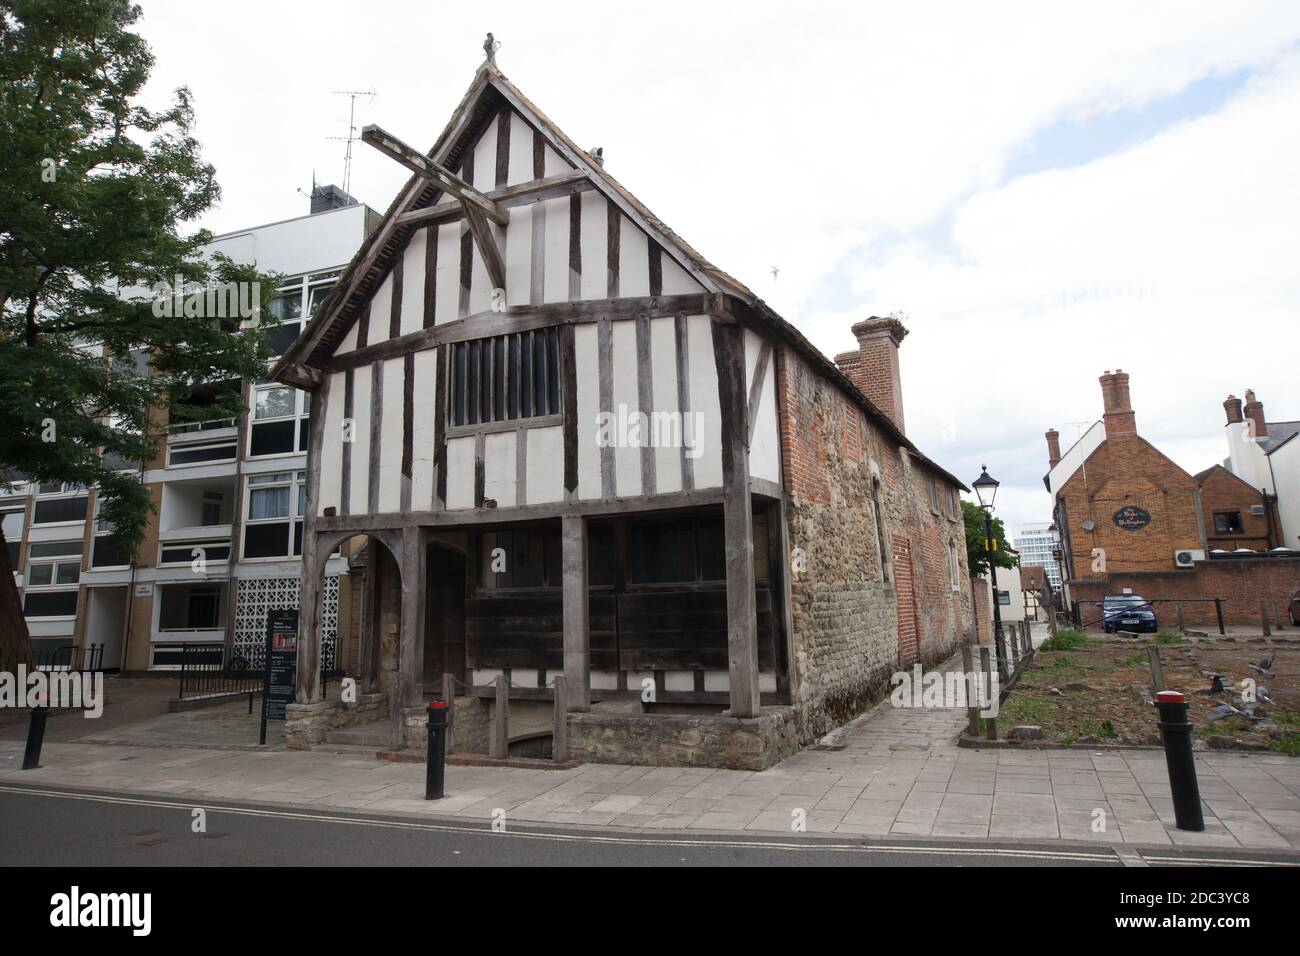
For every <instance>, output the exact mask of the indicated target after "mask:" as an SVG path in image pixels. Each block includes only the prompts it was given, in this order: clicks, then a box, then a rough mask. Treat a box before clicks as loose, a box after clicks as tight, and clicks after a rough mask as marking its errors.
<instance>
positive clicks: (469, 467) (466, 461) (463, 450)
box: [447, 436, 474, 509]
mask: <svg viewBox="0 0 1300 956" xmlns="http://www.w3.org/2000/svg"><path fill="white" fill-rule="evenodd" d="M473 507H474V439H473V437H472V436H471V437H465V438H449V439H447V508H448V509H454V508H473Z"/></svg>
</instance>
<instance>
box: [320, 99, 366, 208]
mask: <svg viewBox="0 0 1300 956" xmlns="http://www.w3.org/2000/svg"><path fill="white" fill-rule="evenodd" d="M334 92H335V93H336V94H337V95H339V96H346V97H348V99H349V101H350V102H349V105H348V135H347V136H326V137H325V138H326V139H332V140H334V141H335V142H343V143H347V144H348V145H347V149H345V150H344V151H343V191H344V192H345V193H347V194H348V195H349V196H350V195H352V144H353V143H355V142H356V140H357V126H356V118H357V97H358V96H368V97H370V99H371V100H374V98H375V97H376V96H378V95H379V94H378V93H377V92H376V91H375V90H373V89H369V90H335V91H334ZM313 191H315V185H314V184H313Z"/></svg>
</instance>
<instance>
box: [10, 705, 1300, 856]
mask: <svg viewBox="0 0 1300 956" xmlns="http://www.w3.org/2000/svg"><path fill="white" fill-rule="evenodd" d="M174 716H183V715H174ZM964 722H965V711H964V710H961V709H942V708H928V709H907V708H893V707H891V706H890V705H889V704H888V702H887V701H886V702H884V703H882V704H881V705H879V706H877V707H876V708H874V709H873V710H872V711H870V712H869V713H867V714H865V715H863V716H862V717H859V718H858V719H857V720H855V721H853V722H852V723H850V724H848V725H846V726H845V727H843V728H841V729H840V730H838V731H836V732H835V733H834V734H832V735H830V736H829V737H827V738H825V739H824V741H823V742H822V744H821V745H820V746H819V747H814V748H811V749H809V750H805V751H803V752H802V753H799V754H797V755H795V756H793V757H790V758H789V759H787V760H784V761H782V762H781V763H780V764H778V765H776V766H774V767H772V768H770V769H768V770H765V771H761V772H748V771H737V770H715V769H710V768H698V767H697V768H688V767H635V766H622V765H614V764H584V765H581V766H578V767H576V768H572V769H567V770H550V769H534V768H518V767H514V768H506V767H472V766H448V767H447V776H446V791H447V796H446V797H445V798H444V799H442V800H439V801H425V800H424V799H422V797H423V793H424V774H425V768H424V766H423V765H422V764H409V763H395V762H389V761H381V760H376V759H374V758H373V757H368V756H365V755H360V754H353V753H344V754H339V753H326V752H321V751H313V752H297V751H274V750H268V751H258V750H252V751H249V750H230V749H215V748H214V747H211V746H202V747H200V746H186V745H185V744H184V743H183V742H181V743H179V744H173V745H172V746H167V747H159V746H150V745H144V744H143V743H142V742H141V743H137V742H135V741H134V740H130V739H123V738H122V733H121V730H120V729H119V730H118V731H117V732H116V735H117V739H116V741H115V743H114V745H113V746H105V742H102V741H101V742H94V740H93V736H92V737H88V738H82V739H81V740H78V741H75V742H67V743H62V742H53V743H50V742H47V744H46V746H45V750H44V754H43V758H42V766H41V767H40V768H38V769H35V770H29V771H22V770H20V769H19V767H20V765H21V760H22V745H21V742H19V741H15V740H0V785H5V784H7V785H18V786H22V787H36V788H42V787H46V788H74V789H85V790H97V791H106V792H116V793H132V794H149V795H157V796H164V797H168V798H174V799H176V800H179V801H186V802H189V803H191V804H193V805H195V806H200V805H203V804H204V803H205V801H235V802H239V801H256V802H259V803H262V804H266V805H269V806H285V807H307V808H314V809H317V810H320V811H329V812H347V811H363V812H367V813H374V814H398V815H407V816H415V817H419V818H423V819H432V818H439V819H442V818H454V819H457V820H460V821H470V822H472V823H474V824H476V825H479V826H483V825H488V826H490V825H491V824H492V823H493V822H494V821H495V822H496V823H497V824H498V826H503V825H511V826H513V825H515V824H544V825H570V826H576V827H581V828H584V829H587V830H608V831H609V832H613V831H615V830H645V831H661V832H662V831H682V832H687V833H689V832H700V833H735V834H781V835H783V836H784V837H786V838H787V839H789V838H794V839H800V838H803V837H807V838H812V837H815V836H817V835H823V836H824V835H841V836H843V835H850V836H854V837H863V836H871V837H889V838H919V839H929V840H945V841H951V840H970V841H1002V842H1007V841H1012V842H1014V841H1036V842H1040V843H1041V842H1043V841H1047V842H1049V843H1050V842H1051V841H1068V842H1070V843H1089V844H1094V843H1101V844H1111V845H1114V846H1116V847H1123V846H1137V847H1158V846H1167V847H1168V846H1187V847H1203V848H1217V849H1221V850H1242V849H1252V850H1267V851H1272V852H1275V853H1280V854H1283V855H1284V856H1285V857H1288V858H1294V859H1295V860H1296V861H1297V862H1300V760H1295V759H1292V758H1289V757H1286V756H1284V755H1281V754H1270V753H1230V752H1204V753H1198V754H1197V756H1196V766H1197V774H1198V779H1199V782H1200V792H1201V797H1202V803H1203V811H1204V815H1205V824H1206V829H1205V831H1204V832H1201V833H1194V832H1187V831H1182V830H1179V829H1177V828H1176V827H1175V826H1174V816H1173V805H1172V802H1171V799H1170V795H1169V783H1168V776H1167V771H1166V768H1165V762H1164V755H1163V753H1162V752H1161V751H1159V750H1083V749H1071V750H1009V749H1001V750H996V749H983V750H974V749H963V748H959V747H958V746H957V743H956V740H957V735H958V733H959V732H960V730H961V729H962V727H963V725H964ZM236 725H237V726H241V725H240V724H239V723H238V722H236ZM129 736H133V735H128V737H129ZM239 744H240V746H243V745H244V742H243V740H242V737H241V740H240V742H239Z"/></svg>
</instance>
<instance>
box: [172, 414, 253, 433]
mask: <svg viewBox="0 0 1300 956" xmlns="http://www.w3.org/2000/svg"><path fill="white" fill-rule="evenodd" d="M238 425H239V419H237V418H210V419H208V420H207V421H201V422H173V423H172V424H170V425H168V426H167V435H168V437H175V436H177V435H188V434H191V433H194V432H210V431H216V430H217V429H220V428H235V427H237V426H238Z"/></svg>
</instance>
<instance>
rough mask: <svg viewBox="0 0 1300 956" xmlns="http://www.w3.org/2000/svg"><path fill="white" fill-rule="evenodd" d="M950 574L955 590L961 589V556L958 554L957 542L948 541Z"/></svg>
mask: <svg viewBox="0 0 1300 956" xmlns="http://www.w3.org/2000/svg"><path fill="white" fill-rule="evenodd" d="M948 576H949V579H950V580H951V581H952V589H953V590H954V591H960V590H961V557H960V556H959V555H958V554H957V542H956V541H949V542H948Z"/></svg>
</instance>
